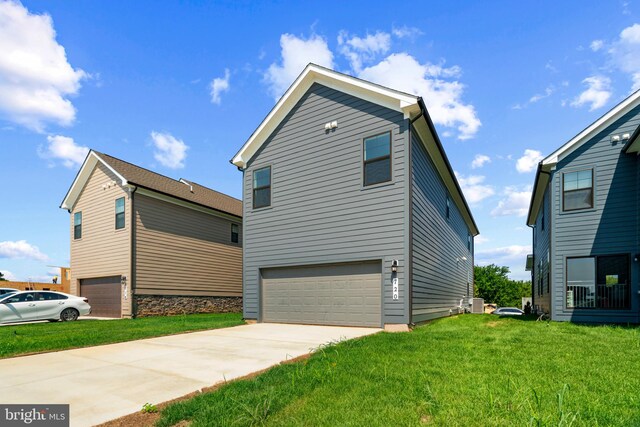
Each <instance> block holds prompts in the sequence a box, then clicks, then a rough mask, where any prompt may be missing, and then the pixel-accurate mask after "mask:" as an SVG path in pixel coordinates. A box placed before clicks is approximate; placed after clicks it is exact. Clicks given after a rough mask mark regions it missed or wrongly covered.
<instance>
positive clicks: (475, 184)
mask: <svg viewBox="0 0 640 427" xmlns="http://www.w3.org/2000/svg"><path fill="white" fill-rule="evenodd" d="M456 178H457V179H458V184H460V188H462V192H463V193H464V197H465V199H467V201H468V202H469V204H471V205H473V204H476V203H479V202H481V201H482V200H484V199H486V198H487V197H491V196H493V195H494V194H495V191H494V190H493V187H492V186H490V185H486V184H484V179H485V177H484V176H482V175H469V176H468V177H464V176H462V175H460V174H458V173H457V172H456Z"/></svg>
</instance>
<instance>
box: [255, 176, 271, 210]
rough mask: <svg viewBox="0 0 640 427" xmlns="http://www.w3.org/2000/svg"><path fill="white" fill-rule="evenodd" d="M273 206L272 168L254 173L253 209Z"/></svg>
mask: <svg viewBox="0 0 640 427" xmlns="http://www.w3.org/2000/svg"><path fill="white" fill-rule="evenodd" d="M267 206H271V166H267V167H264V168H260V169H256V170H254V171H253V208H254V209H256V208H264V207H267Z"/></svg>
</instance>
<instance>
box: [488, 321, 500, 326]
mask: <svg viewBox="0 0 640 427" xmlns="http://www.w3.org/2000/svg"><path fill="white" fill-rule="evenodd" d="M485 325H487V327H489V328H495V327H496V326H499V325H500V322H496V321H495V320H494V321H493V322H487V323H485Z"/></svg>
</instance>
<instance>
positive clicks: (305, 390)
mask: <svg viewBox="0 0 640 427" xmlns="http://www.w3.org/2000/svg"><path fill="white" fill-rule="evenodd" d="M183 420H188V421H191V423H192V424H190V425H191V426H192V427H197V426H204V425H278V426H280V425H284V426H300V425H304V426H316V425H327V426H334V425H365V426H404V425H434V426H456V425H461V426H514V425H517V426H530V425H533V426H551V425H553V426H570V425H573V426H638V425H640V329H639V328H624V327H608V326H597V327H591V326H578V325H573V324H568V323H548V322H535V321H526V320H521V319H507V318H496V317H494V316H491V315H464V316H459V317H452V318H446V319H441V320H438V321H435V322H433V323H431V324H429V325H425V326H421V327H418V328H417V329H416V330H415V331H413V332H411V333H404V334H388V333H381V334H377V335H374V336H369V337H365V338H362V339H358V340H353V341H349V342H345V343H340V344H338V345H333V346H329V347H327V348H324V349H322V350H320V351H318V352H316V353H314V355H313V356H312V357H311V358H309V359H307V360H305V361H301V362H296V363H291V364H284V365H280V366H278V367H275V368H273V369H271V370H269V371H267V372H266V373H264V374H262V375H259V376H257V377H255V378H254V379H250V380H241V381H236V382H230V383H228V384H226V385H224V386H223V387H221V388H220V389H218V391H215V392H212V393H205V394H201V395H199V396H197V397H194V398H192V399H190V400H185V401H182V402H179V403H175V404H172V405H169V406H167V407H166V408H165V409H164V410H163V411H162V413H161V418H160V419H159V421H158V425H159V426H172V425H174V424H177V423H179V422H181V421H183ZM181 425H183V424H181Z"/></svg>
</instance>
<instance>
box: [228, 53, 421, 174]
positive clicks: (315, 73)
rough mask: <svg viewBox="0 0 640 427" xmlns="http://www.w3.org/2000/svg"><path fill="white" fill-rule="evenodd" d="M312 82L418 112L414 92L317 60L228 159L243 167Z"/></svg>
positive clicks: (398, 109) (358, 96)
mask: <svg viewBox="0 0 640 427" xmlns="http://www.w3.org/2000/svg"><path fill="white" fill-rule="evenodd" d="M314 83H319V84H321V85H324V86H327V87H330V88H333V89H336V90H338V91H340V92H344V93H347V94H349V95H353V96H355V97H357V98H360V99H364V100H367V101H371V102H373V103H375V104H378V105H382V106H384V107H387V108H390V109H392V110H394V111H400V112H402V113H404V114H405V118H409V117H410V115H414V114H418V113H420V109H419V107H418V97H417V96H415V95H409V94H408V93H404V92H400V91H398V90H395V89H389V88H387V87H384V86H380V85H377V84H375V83H371V82H368V81H366V80H362V79H359V78H356V77H353V76H349V75H347V74H342V73H339V72H337V71H333V70H330V69H328V68H325V67H321V66H319V65H316V64H308V65H307V66H306V67H305V69H304V70H303V71H302V73H300V75H299V76H298V78H297V79H296V80H295V81H294V82H293V83H292V84H291V86H290V87H289V89H287V91H286V92H285V93H284V95H282V97H281V98H280V99H279V100H278V102H277V103H276V105H275V106H274V107H273V108H272V109H271V111H270V112H269V114H268V115H267V117H266V118H265V119H264V120H263V121H262V123H260V126H258V128H257V129H256V130H255V131H254V132H253V133H252V134H251V136H250V137H249V139H248V140H247V142H245V143H244V145H243V146H242V148H240V150H239V151H238V152H237V153H236V155H235V156H233V158H232V159H231V163H233V164H234V165H236V166H238V167H239V168H245V167H246V166H247V163H249V160H251V158H252V157H253V155H254V154H255V153H256V152H257V151H258V150H259V149H260V147H261V146H262V144H264V143H265V141H266V140H267V138H269V136H270V135H271V134H272V133H273V131H274V130H275V129H276V127H277V126H278V125H279V124H280V122H281V121H282V120H283V119H284V118H285V116H286V115H287V114H289V112H290V111H291V110H292V109H293V107H294V106H295V105H296V103H297V102H298V101H299V100H300V99H301V98H302V96H303V95H304V94H305V93H306V92H307V90H309V88H310V87H311V85H312V84H314Z"/></svg>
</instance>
